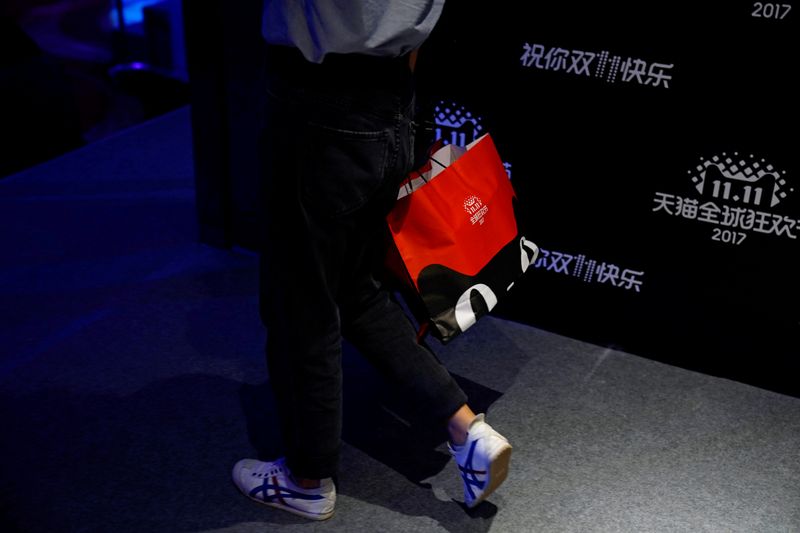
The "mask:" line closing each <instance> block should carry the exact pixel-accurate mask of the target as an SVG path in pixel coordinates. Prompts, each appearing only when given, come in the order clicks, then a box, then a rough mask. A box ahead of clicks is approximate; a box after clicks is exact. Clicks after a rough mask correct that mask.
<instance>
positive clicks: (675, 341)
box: [185, 0, 800, 395]
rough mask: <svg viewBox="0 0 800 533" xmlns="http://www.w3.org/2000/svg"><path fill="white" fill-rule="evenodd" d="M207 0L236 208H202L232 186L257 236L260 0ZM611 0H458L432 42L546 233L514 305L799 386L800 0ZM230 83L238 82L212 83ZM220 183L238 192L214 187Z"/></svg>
mask: <svg viewBox="0 0 800 533" xmlns="http://www.w3.org/2000/svg"><path fill="white" fill-rule="evenodd" d="M192 4H193V3H191V2H187V3H186V4H185V6H186V8H187V9H189V10H194V11H195V16H191V15H187V17H186V18H187V24H191V23H192V21H193V20H194V21H198V20H205V23H206V24H209V25H211V26H209V27H212V28H213V27H216V28H219V25H220V24H222V26H224V27H226V28H228V29H227V30H226V31H224V32H223V31H222V30H220V29H217V30H215V31H214V32H212V34H213V35H218V36H221V38H220V44H221V45H222V46H224V48H225V50H226V52H225V53H224V54H218V55H220V58H218V60H219V61H222V62H224V64H223V65H222V66H221V67H220V68H219V69H217V70H216V72H214V73H213V74H210V75H209V72H212V71H211V70H209V69H208V66H207V64H206V63H208V61H209V57H208V56H209V54H206V55H205V56H202V57H200V55H199V54H198V53H197V49H198V43H197V40H198V36H199V35H204V36H205V37H204V38H207V36H208V32H207V31H204V32H202V33H201V32H198V31H197V30H196V29H195V31H194V32H192V31H191V29H187V35H188V37H187V38H188V40H189V43H188V46H187V48H188V49H189V54H190V58H189V59H190V62H189V64H190V75H192V72H194V73H195V76H193V78H192V87H193V88H196V87H197V88H198V90H197V92H196V95H197V96H196V97H195V100H194V101H193V116H194V117H195V121H196V125H197V124H199V123H200V122H201V121H202V120H203V117H204V116H207V115H206V113H207V112H208V110H212V111H214V112H215V113H216V116H217V118H218V119H219V121H220V122H221V123H223V124H224V128H223V130H221V131H225V130H227V132H228V133H227V134H226V137H227V139H228V142H227V145H226V146H222V147H221V146H217V145H213V143H210V142H209V139H208V136H209V132H208V130H207V129H205V130H204V131H200V132H199V134H198V132H197V128H196V139H195V146H196V152H197V154H198V155H197V162H198V179H199V180H201V181H202V182H203V183H199V184H198V185H199V187H198V193H199V194H198V206H199V209H200V213H201V222H203V223H204V224H205V225H206V226H208V227H212V228H213V227H214V225H215V224H216V223H217V222H219V220H217V219H215V217H213V216H212V217H210V218H209V217H206V218H205V219H204V218H203V213H204V208H206V214H207V212H208V211H207V207H208V205H210V204H209V202H218V204H217V208H219V209H222V210H223V211H224V212H226V213H227V215H226V216H227V217H228V218H227V219H226V220H222V221H223V222H224V223H225V224H227V226H226V227H225V229H224V231H223V232H222V234H223V235H224V238H223V239H222V240H221V241H220V240H218V241H217V242H216V244H224V245H231V244H240V245H244V246H248V245H249V244H251V243H252V242H253V235H251V234H249V233H248V232H252V225H251V224H249V222H248V221H249V220H251V219H252V210H253V209H254V206H253V205H251V204H250V203H248V202H251V201H252V198H253V196H252V195H250V194H248V192H247V191H248V190H249V189H251V187H254V180H255V174H254V168H252V167H253V165H254V164H255V159H254V158H253V155H252V153H251V150H250V149H244V150H243V147H244V148H248V147H252V142H250V141H248V140H247V139H248V138H252V135H251V133H253V132H254V131H255V130H254V127H255V122H254V120H255V119H256V118H257V114H256V113H254V112H251V113H245V112H243V111H242V109H243V108H244V109H247V108H248V107H250V106H257V102H258V84H257V83H256V82H257V81H258V80H257V79H256V78H254V74H253V73H254V72H257V66H258V65H259V61H260V57H259V53H260V50H259V49H258V46H257V45H253V42H255V41H256V40H257V33H256V34H255V36H253V35H250V33H248V32H253V31H255V32H257V31H258V27H257V26H258V15H257V11H258V2H252V6H250V7H247V8H243V7H242V5H244V4H239V5H238V6H237V7H236V9H237V10H238V11H237V14H233V13H231V12H230V10H231V9H233V8H234V6H229V7H223V5H222V3H221V2H220V3H219V5H218V6H217V9H218V10H219V11H218V12H217V16H212V17H205V18H204V17H202V16H198V15H197V11H198V10H199V9H202V10H205V11H208V10H209V9H210V8H209V7H208V5H206V6H204V7H198V6H197V5H194V6H192ZM194 4H199V3H194ZM204 4H205V3H204ZM212 4H213V3H212ZM598 4H599V3H590V2H571V3H565V2H546V3H545V2H542V3H527V2H526V3H519V2H510V1H504V2H492V3H485V2H478V1H476V0H458V1H453V0H451V1H450V2H448V3H447V4H446V8H445V12H444V14H443V16H442V19H441V22H440V24H439V25H438V27H437V29H436V31H435V32H434V34H433V35H432V36H431V38H430V40H429V41H428V43H426V45H425V47H424V49H423V52H422V53H421V55H420V63H419V66H418V68H419V76H420V80H421V83H422V88H423V91H422V93H421V95H420V97H421V103H423V104H425V108H426V111H425V116H426V117H427V118H429V120H430V121H431V122H433V128H434V131H435V132H436V134H437V135H440V136H442V137H444V138H445V139H448V140H453V141H455V142H459V143H464V142H469V141H471V140H473V138H475V136H476V135H479V134H481V133H484V132H489V133H491V134H492V136H493V137H494V139H495V142H496V144H497V146H498V149H499V151H500V153H501V155H502V156H503V158H504V160H505V161H506V163H507V168H508V170H509V174H510V176H511V180H512V183H513V184H514V187H515V189H516V191H517V194H518V196H519V198H520V203H521V205H522V211H523V214H522V216H523V221H522V222H523V223H524V224H525V225H526V226H527V227H528V230H527V232H528V234H530V235H531V236H532V237H533V239H534V240H535V241H536V242H537V244H538V245H539V246H540V247H541V248H542V254H541V257H540V259H539V261H538V262H537V264H536V268H535V269H534V270H533V271H532V272H531V273H530V274H529V275H528V276H527V277H526V278H525V280H524V281H523V282H522V283H520V284H519V285H518V286H517V287H516V289H515V291H516V292H514V293H513V295H512V298H510V299H509V300H507V301H506V302H504V303H502V304H501V305H500V306H499V307H498V308H497V313H498V314H500V315H503V316H506V317H508V318H511V319H514V320H519V321H521V322H525V323H530V324H533V325H536V326H539V327H543V328H546V329H550V330H553V331H556V332H560V333H564V334H567V335H571V336H575V337H578V338H583V339H586V340H590V341H594V342H597V343H600V344H605V345H613V346H614V347H616V348H621V349H625V350H629V351H632V352H634V353H638V354H641V355H645V356H649V357H653V358H656V359H660V360H663V361H666V362H669V363H672V364H678V365H681V366H686V367H689V368H694V369H697V370H700V371H704V372H708V373H712V374H717V375H722V376H726V377H730V378H733V379H737V380H741V381H744V382H748V383H753V384H756V385H760V386H764V387H767V388H771V389H774V390H779V391H782V392H786V393H790V394H795V395H800V379H799V378H800V311H799V310H798V296H800V291H799V290H798V283H800V282H798V276H797V271H798V266H799V265H798V263H799V261H798V259H799V258H800V255H799V254H798V238H800V209H799V208H798V205H799V203H800V190H797V189H799V188H800V182H798V178H797V175H796V174H797V166H796V158H795V157H794V152H792V151H790V142H791V143H792V145H794V144H796V140H795V139H796V131H797V130H796V127H797V126H796V125H797V96H796V95H797V94H798V91H797V82H796V81H794V76H793V72H792V71H793V70H795V69H794V68H793V66H794V65H795V61H794V59H793V57H792V55H791V53H790V48H794V46H792V47H790V36H792V38H793V37H794V36H795V35H797V33H796V31H795V28H796V23H795V19H796V16H797V14H796V13H795V12H794V10H793V5H792V3H791V2H788V3H779V4H778V3H764V2H742V1H735V2H716V1H705V2H697V3H692V4H686V5H682V4H680V3H669V2H659V3H655V4H652V5H651V3H641V2H636V3H634V2H614V3H602V5H598ZM248 5H249V4H248ZM242 10H250V11H251V12H252V13H256V14H255V17H253V16H243V15H242V12H243V11H242ZM252 13H251V15H252ZM220 14H221V16H220ZM226 20H227V21H230V20H240V21H249V22H247V23H246V24H244V25H240V24H236V25H233V27H234V28H239V30H240V31H233V32H232V31H231V29H230V28H231V26H232V24H231V23H230V22H225V21H226ZM245 27H246V29H247V32H244V31H241V30H242V28H245ZM253 28H255V30H253ZM245 34H246V35H250V36H249V37H246V38H245V37H243V35H245ZM193 39H194V43H193ZM793 40H794V39H793ZM244 41H247V42H246V43H245V42H244ZM206 42H207V41H206ZM193 51H194V53H193ZM226 57H227V59H225V58H226ZM233 58H235V59H233ZM244 58H247V59H244ZM232 64H233V65H234V67H235V68H231V65H232ZM201 67H202V68H201ZM248 68H250V69H255V70H251V71H250V72H247V69H248ZM198 71H202V72H203V73H205V74H204V76H198V75H197V73H198ZM222 75H224V76H225V80H222V79H218V76H222ZM237 79H238V80H250V81H251V82H252V83H248V84H243V83H240V82H237V81H236V80H237ZM212 82H213V83H215V84H216V85H214V86H215V87H224V86H225V85H227V86H230V87H233V89H234V90H233V93H234V96H233V98H231V92H230V91H225V90H221V91H220V92H219V94H215V95H209V94H206V95H205V96H204V97H201V96H203V91H202V84H208V83H212ZM243 91H244V92H245V93H246V94H244V93H243ZM220 101H225V102H228V103H227V104H224V105H222V106H220ZM231 101H233V102H234V103H233V104H231ZM252 109H253V110H255V109H256V108H255V107H253V108H252ZM204 137H205V138H206V139H205V140H204ZM234 137H235V138H238V139H239V140H238V141H236V142H231V139H232V138H234ZM220 150H221V151H222V152H224V153H223V154H222V156H221V158H222V160H225V161H226V163H225V164H223V165H218V169H217V170H216V171H215V172H214V173H208V172H206V170H207V169H208V167H205V168H206V170H204V169H203V163H204V162H203V159H204V158H209V157H214V156H213V155H212V154H213V153H214V151H217V152H219V151H220ZM214 180H216V183H217V184H218V185H219V184H220V183H225V184H224V185H223V190H224V191H227V193H226V194H227V197H226V196H225V195H224V194H223V195H222V196H220V195H216V196H214V197H212V198H207V197H204V195H203V194H202V191H203V190H208V188H209V183H212V182H214ZM221 198H225V199H224V201H223V204H224V205H222V206H220V205H219V201H220V199H221ZM237 198H238V200H237ZM207 204H208V205H207ZM231 218H233V219H235V220H238V221H240V222H239V223H237V224H233V225H232V224H231V222H230V220H231ZM234 226H235V227H234ZM213 234H214V235H219V233H213ZM532 349H535V347H532Z"/></svg>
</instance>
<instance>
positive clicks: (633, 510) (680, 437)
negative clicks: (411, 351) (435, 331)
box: [0, 109, 800, 533]
mask: <svg viewBox="0 0 800 533" xmlns="http://www.w3.org/2000/svg"><path fill="white" fill-rule="evenodd" d="M193 202H194V196H193V179H192V166H191V142H190V128H189V115H188V110H187V109H181V110H178V111H176V112H174V113H171V114H169V115H166V116H164V117H162V118H159V119H156V120H154V121H152V122H149V123H146V124H144V125H142V126H139V127H137V128H135V129H132V130H130V131H127V132H124V133H122V134H120V135H117V136H115V137H112V138H109V139H106V140H103V141H101V142H99V143H97V144H94V145H91V146H88V147H86V148H84V149H81V150H79V151H78V152H74V153H72V154H69V155H67V156H65V157H62V158H60V159H58V160H55V161H53V162H50V163H47V164H44V165H41V166H39V167H36V168H34V169H32V170H29V171H26V172H24V173H21V174H18V175H16V176H13V177H10V178H7V179H5V180H3V181H0V227H1V228H2V230H0V246H1V247H2V250H3V252H2V256H0V320H2V321H1V322H0V324H1V326H0V417H2V418H1V420H2V428H3V429H2V438H0V531H3V532H9V533H11V532H16V531H30V532H48V533H50V532H115V533H122V532H128V531H130V532H137V533H138V532H153V533H160V532H163V533H168V532H169V533H172V532H201V531H225V532H249V531H252V532H263V531H274V530H280V531H284V530H285V531H317V530H319V531H343V532H354V531H364V532H374V531H382V532H383V531H386V532H389V531H392V532H394V531H396V532H410V531H449V532H456V531H458V532H462V531H474V532H485V531H496V532H612V531H620V532H637V533H638V532H662V531H663V532H672V531H676V532H678V531H679V532H700V531H702V532H742V533H753V532H759V533H760V532H786V533H794V532H797V531H800V454H799V453H798V450H800V399H798V398H793V397H788V396H782V395H779V394H776V393H773V392H768V391H765V390H761V389H757V388H754V387H751V386H748V385H743V384H740V383H736V382H732V381H727V380H723V379H719V378H715V377H710V376H705V375H702V374H698V373H693V372H690V371H687V370H683V369H679V368H674V367H670V366H667V365H664V364H661V363H657V362H654V361H651V360H648V359H644V358H641V357H638V356H636V355H634V354H629V353H623V352H619V351H615V350H611V349H607V348H604V347H601V346H596V345H592V344H588V343H585V342H581V341H579V340H576V339H571V338H566V337H563V336H559V335H556V334H554V333H550V332H546V331H542V330H539V329H536V328H533V327H529V326H525V325H521V324H517V323H512V322H507V321H503V320H500V319H497V318H487V319H484V320H482V321H481V322H480V323H479V324H478V325H476V326H475V327H474V328H472V329H471V330H469V331H468V332H467V333H466V334H465V335H464V336H462V337H461V338H459V339H457V340H456V341H454V342H452V343H451V344H449V345H447V346H439V345H434V347H435V349H436V350H437V352H438V354H439V356H440V357H441V359H442V360H443V361H444V362H445V364H446V365H447V366H448V368H449V369H450V370H451V371H452V372H453V373H454V374H455V375H456V377H457V379H458V380H459V382H460V383H461V384H462V386H463V387H464V388H465V390H466V391H467V392H468V393H469V395H470V398H471V402H472V404H473V406H474V407H475V408H476V409H478V410H485V411H487V412H488V419H489V421H490V422H491V423H492V424H493V425H494V426H495V427H496V428H498V429H499V430H500V431H501V432H503V433H504V434H505V435H506V436H507V437H508V438H509V439H510V440H511V442H512V444H513V445H514V449H515V451H514V456H513V459H512V472H511V474H510V477H509V479H508V480H507V482H506V483H505V484H504V485H503V486H502V487H501V488H500V489H499V490H498V491H497V493H496V494H495V495H493V496H492V497H491V498H490V501H489V502H487V503H485V504H482V505H481V506H479V507H478V508H477V509H475V510H472V511H469V512H468V511H466V510H465V509H464V508H463V507H462V506H460V505H459V504H458V501H459V500H460V499H461V494H460V492H461V486H460V478H459V476H458V475H457V473H456V469H455V466H454V464H453V463H452V462H451V461H450V459H449V456H448V455H447V454H446V452H445V448H444V446H443V442H442V440H441V435H440V434H439V433H437V432H432V431H424V430H423V429H422V428H419V427H417V425H416V424H409V422H407V421H406V420H407V419H408V417H407V416H405V415H404V414H403V412H402V407H403V406H402V402H401V401H400V398H399V397H398V395H397V393H396V392H395V391H391V390H387V389H386V387H385V386H383V384H382V383H380V381H379V380H378V378H377V377H376V375H375V373H374V372H373V371H372V370H371V369H370V368H369V367H367V366H366V365H365V364H364V363H363V362H362V360H361V359H360V357H359V356H358V354H356V353H353V352H352V351H348V352H347V353H346V356H345V421H344V425H345V429H344V451H343V458H342V459H343V465H344V468H343V470H342V472H341V475H340V478H339V499H338V501H337V513H336V515H335V516H334V518H332V519H331V520H330V521H328V522H326V523H322V524H318V523H309V522H306V521H304V520H303V519H301V518H297V517H294V516H293V515H289V514H285V513H281V512H280V511H275V510H272V509H268V508H262V507H261V506H259V505H257V504H255V503H253V502H251V501H249V500H247V499H246V498H244V497H243V496H241V495H240V494H239V493H238V492H237V490H236V489H235V487H234V486H233V484H232V483H231V481H230V468H231V466H232V465H233V463H234V462H236V460H238V459H239V458H241V457H245V456H262V457H265V458H266V457H271V456H272V455H273V454H275V453H277V452H278V448H277V435H276V432H275V428H274V423H275V413H274V406H273V404H272V400H271V398H270V394H269V385H268V376H267V374H266V369H265V362H264V357H263V353H262V346H263V343H264V339H265V335H266V333H265V332H264V331H263V329H262V327H261V325H260V322H259V320H258V313H257V299H256V258H255V257H254V256H253V255H251V254H249V253H247V252H244V251H223V250H217V249H213V248H209V247H207V246H204V245H201V244H198V243H197V238H196V227H195V212H194V203H193Z"/></svg>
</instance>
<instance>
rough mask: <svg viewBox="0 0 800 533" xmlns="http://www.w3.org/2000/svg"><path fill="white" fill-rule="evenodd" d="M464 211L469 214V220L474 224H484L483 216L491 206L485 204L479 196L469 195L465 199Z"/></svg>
mask: <svg viewBox="0 0 800 533" xmlns="http://www.w3.org/2000/svg"><path fill="white" fill-rule="evenodd" d="M464 211H466V212H467V214H468V215H469V221H470V222H471V223H472V224H473V225H475V224H483V223H484V222H485V221H484V219H483V217H484V216H486V213H487V212H489V206H488V205H484V203H483V202H482V201H481V199H480V198H478V197H477V196H468V197H467V198H466V199H465V200H464Z"/></svg>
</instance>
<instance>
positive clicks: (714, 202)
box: [652, 152, 800, 245]
mask: <svg viewBox="0 0 800 533" xmlns="http://www.w3.org/2000/svg"><path fill="white" fill-rule="evenodd" d="M687 174H688V175H689V177H690V180H691V182H692V184H693V185H694V188H695V190H696V191H697V192H698V194H699V196H700V197H699V198H691V197H685V196H681V195H677V194H670V193H665V192H656V193H655V198H654V199H653V201H654V202H655V205H654V207H653V209H652V211H653V212H662V213H664V214H667V215H672V216H675V217H681V218H685V219H689V220H696V221H698V222H703V223H706V224H711V225H714V226H716V227H715V228H713V230H712V235H711V239H712V240H715V241H719V242H725V243H729V244H736V245H738V244H741V243H742V242H744V240H745V239H746V238H747V236H748V235H750V234H752V233H761V234H766V235H775V236H777V237H785V238H788V239H797V234H798V233H800V219H798V218H797V217H795V216H789V215H784V214H779V213H775V212H774V208H776V207H778V206H779V205H780V204H781V202H783V201H784V200H785V199H786V198H787V197H788V196H789V194H790V193H792V192H794V188H793V187H791V186H790V185H789V184H788V183H787V180H786V171H785V170H780V169H778V168H776V167H775V166H774V165H773V164H771V163H770V162H768V161H767V160H766V159H764V158H757V157H755V156H754V155H753V154H749V155H747V156H744V155H740V154H739V153H738V152H732V153H730V154H729V153H726V152H723V153H721V154H715V155H712V156H711V157H708V158H705V157H700V158H699V162H698V163H697V165H695V167H694V168H693V169H692V170H688V171H687Z"/></svg>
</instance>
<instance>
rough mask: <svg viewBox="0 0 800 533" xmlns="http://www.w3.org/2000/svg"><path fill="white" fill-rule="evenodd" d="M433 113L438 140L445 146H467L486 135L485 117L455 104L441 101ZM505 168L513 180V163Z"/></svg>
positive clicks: (507, 164) (506, 164) (505, 163)
mask: <svg viewBox="0 0 800 533" xmlns="http://www.w3.org/2000/svg"><path fill="white" fill-rule="evenodd" d="M433 112H434V117H433V121H434V124H435V125H436V129H435V131H434V133H435V135H436V140H437V141H438V140H439V139H442V140H443V141H444V144H454V145H456V146H466V145H468V144H469V143H471V142H472V141H474V140H475V139H477V138H478V137H480V136H481V135H483V134H484V133H485V132H484V131H483V125H482V124H481V122H482V121H483V117H479V116H476V115H473V114H472V112H471V111H468V110H467V109H466V108H465V107H464V106H462V105H459V104H456V103H455V102H449V103H448V102H444V101H441V102H439V104H437V105H436V107H435V108H434V110H433ZM503 166H504V167H505V169H506V173H507V174H508V178H509V179H511V163H508V162H503Z"/></svg>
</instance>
